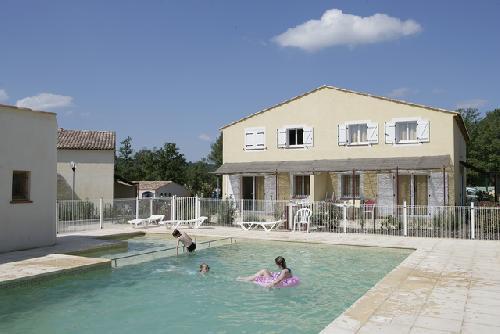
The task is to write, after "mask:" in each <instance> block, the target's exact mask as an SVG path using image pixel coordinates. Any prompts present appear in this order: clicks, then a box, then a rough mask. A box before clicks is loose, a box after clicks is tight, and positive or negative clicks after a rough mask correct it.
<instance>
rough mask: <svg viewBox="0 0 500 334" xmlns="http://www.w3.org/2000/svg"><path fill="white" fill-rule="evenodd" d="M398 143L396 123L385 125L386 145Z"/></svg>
mask: <svg viewBox="0 0 500 334" xmlns="http://www.w3.org/2000/svg"><path fill="white" fill-rule="evenodd" d="M395 142H396V123H395V122H386V123H385V143H386V144H394V143H395Z"/></svg>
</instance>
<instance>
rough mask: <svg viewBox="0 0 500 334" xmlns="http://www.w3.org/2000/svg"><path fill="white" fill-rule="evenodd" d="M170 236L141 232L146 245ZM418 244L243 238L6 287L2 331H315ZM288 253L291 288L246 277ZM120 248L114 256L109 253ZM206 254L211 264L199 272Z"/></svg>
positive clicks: (138, 245) (0, 295) (136, 245)
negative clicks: (241, 277)
mask: <svg viewBox="0 0 500 334" xmlns="http://www.w3.org/2000/svg"><path fill="white" fill-rule="evenodd" d="M165 244H168V245H171V244H172V241H171V240H170V241H166V240H165V239H161V238H150V237H147V238H136V239H133V240H131V241H130V246H129V247H130V251H131V252H138V251H140V250H148V249H152V248H154V247H158V246H161V245H165ZM410 252H411V251H409V250H401V249H383V248H367V247H349V246H331V245H318V244H303V243H290V242H259V241H241V240H238V242H237V243H235V244H226V245H223V246H218V247H211V248H207V249H202V250H199V251H198V252H197V253H196V254H194V255H188V254H183V255H179V256H166V255H165V254H164V255H163V256H162V257H160V258H158V257H157V256H158V253H155V256H156V258H151V259H150V260H144V261H143V262H141V263H139V264H131V265H123V266H120V265H119V266H118V267H117V268H114V269H112V270H99V271H94V272H86V273H82V274H79V275H70V276H64V277H60V278H57V279H54V280H50V281H46V282H43V283H40V284H35V285H33V286H29V287H18V288H12V289H3V290H0V333H120V334H125V333H144V334H145V333H317V332H319V331H321V330H322V329H323V328H324V327H325V326H326V325H328V324H329V323H330V322H331V321H333V319H334V318H336V317H337V316H338V315H339V314H341V313H342V312H343V311H344V310H345V309H346V308H348V307H349V306H350V305H351V304H352V303H353V302H355V301H356V300H357V299H358V298H359V297H361V296H362V295H363V294H364V293H366V291H367V290H368V289H370V288H371V287H372V286H373V285H375V284H376V283H377V282H378V281H379V280H380V279H381V278H383V277H384V276H385V275H386V274H387V273H388V272H389V271H390V270H392V269H393V268H394V267H395V266H396V265H398V264H399V263H400V262H401V261H402V260H403V259H404V258H406V257H407V256H408V254H409V253H410ZM278 255H281V256H283V257H285V258H286V261H287V264H288V266H289V267H290V268H292V269H293V274H294V275H296V276H299V277H300V278H301V284H300V285H298V286H296V287H292V288H283V289H267V288H262V287H259V286H257V285H256V284H253V283H247V282H238V281H236V280H235V278H236V277H237V276H239V275H250V274H253V273H254V272H256V271H257V270H258V269H261V268H269V269H271V270H275V269H276V266H275V265H274V262H273V261H274V258H275V257H276V256H278ZM111 257H112V256H111ZM201 262H207V263H208V264H209V265H210V267H211V272H210V273H209V274H206V275H202V274H199V273H198V272H197V271H198V267H199V264H200V263H201Z"/></svg>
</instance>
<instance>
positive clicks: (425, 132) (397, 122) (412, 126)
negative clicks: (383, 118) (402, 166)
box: [385, 118, 429, 144]
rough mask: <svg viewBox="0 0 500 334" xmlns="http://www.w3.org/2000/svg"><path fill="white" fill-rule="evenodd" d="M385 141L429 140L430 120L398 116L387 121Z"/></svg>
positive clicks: (413, 141) (405, 142)
mask: <svg viewBox="0 0 500 334" xmlns="http://www.w3.org/2000/svg"><path fill="white" fill-rule="evenodd" d="M385 142H386V143H388V144H411V143H425V142H429V121H427V120H424V119H417V118H410V119H399V118H396V119H393V120H391V121H390V122H386V123H385Z"/></svg>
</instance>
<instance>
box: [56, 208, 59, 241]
mask: <svg viewBox="0 0 500 334" xmlns="http://www.w3.org/2000/svg"><path fill="white" fill-rule="evenodd" d="M58 233H59V202H58V201H56V234H58Z"/></svg>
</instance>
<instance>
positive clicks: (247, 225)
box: [236, 219, 283, 232]
mask: <svg viewBox="0 0 500 334" xmlns="http://www.w3.org/2000/svg"><path fill="white" fill-rule="evenodd" d="M282 223H283V220H281V219H280V220H277V221H274V222H237V223H236V224H237V225H239V226H240V227H241V228H242V229H243V230H245V231H249V230H251V229H253V228H256V227H262V228H263V229H264V231H266V232H269V231H272V230H274V229H276V228H278V226H280V225H281V224H282Z"/></svg>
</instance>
